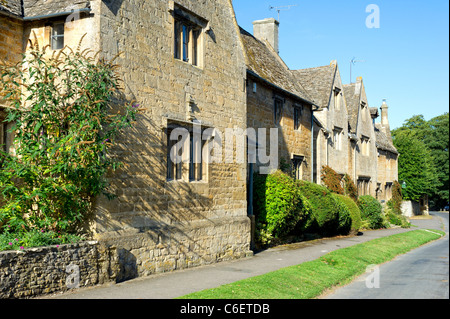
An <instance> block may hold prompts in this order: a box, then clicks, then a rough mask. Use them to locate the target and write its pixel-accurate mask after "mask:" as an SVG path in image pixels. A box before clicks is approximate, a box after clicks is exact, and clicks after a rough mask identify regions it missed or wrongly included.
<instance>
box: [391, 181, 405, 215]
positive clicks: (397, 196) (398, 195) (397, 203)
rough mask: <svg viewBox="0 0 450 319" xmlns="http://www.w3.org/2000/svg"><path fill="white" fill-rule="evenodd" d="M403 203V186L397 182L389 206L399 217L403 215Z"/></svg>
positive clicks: (393, 187)
mask: <svg viewBox="0 0 450 319" xmlns="http://www.w3.org/2000/svg"><path fill="white" fill-rule="evenodd" d="M402 202H403V195H402V186H401V185H400V183H399V182H398V181H395V182H394V185H393V186H392V199H391V200H390V201H389V202H388V204H389V205H390V206H391V209H392V211H393V212H394V213H395V214H397V215H402Z"/></svg>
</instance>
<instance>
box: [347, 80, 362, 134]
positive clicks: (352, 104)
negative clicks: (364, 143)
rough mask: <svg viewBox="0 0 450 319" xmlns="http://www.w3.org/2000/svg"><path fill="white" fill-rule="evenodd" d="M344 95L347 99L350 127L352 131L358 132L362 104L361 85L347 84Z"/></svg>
mask: <svg viewBox="0 0 450 319" xmlns="http://www.w3.org/2000/svg"><path fill="white" fill-rule="evenodd" d="M344 96H345V100H346V101H347V111H348V125H349V129H350V131H351V132H352V133H356V129H357V124H358V114H359V107H360V106H361V85H357V84H356V83H352V84H345V85H344Z"/></svg>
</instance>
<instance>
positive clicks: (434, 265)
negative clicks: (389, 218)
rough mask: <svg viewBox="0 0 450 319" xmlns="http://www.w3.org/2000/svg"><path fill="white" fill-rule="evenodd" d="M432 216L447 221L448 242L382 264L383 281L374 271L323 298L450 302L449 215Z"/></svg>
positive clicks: (446, 240)
mask: <svg viewBox="0 0 450 319" xmlns="http://www.w3.org/2000/svg"><path fill="white" fill-rule="evenodd" d="M432 214H433V215H434V217H438V218H441V219H442V220H443V223H444V225H445V231H446V232H447V236H446V237H445V238H444V239H442V240H439V241H436V242H433V243H431V244H428V245H425V246H422V247H420V248H418V249H416V250H413V251H412V252H410V253H408V254H405V255H402V256H399V257H397V258H396V259H395V260H393V261H391V262H389V263H386V264H384V265H381V266H380V268H379V281H377V279H376V276H377V273H376V272H374V271H372V272H369V273H367V274H365V275H363V276H361V277H359V278H358V279H356V280H355V281H354V282H353V283H351V284H349V285H347V286H345V287H343V288H340V289H338V290H336V291H335V292H334V293H332V294H329V295H327V296H325V297H323V299H449V282H448V280H449V235H448V223H449V221H448V219H449V214H448V213H432ZM415 222H416V221H412V223H413V224H414V223H415ZM424 223H426V221H425V222H424V221H422V225H423V224H424ZM366 282H367V283H368V286H369V287H371V286H372V288H368V287H367V283H366ZM377 286H379V288H377Z"/></svg>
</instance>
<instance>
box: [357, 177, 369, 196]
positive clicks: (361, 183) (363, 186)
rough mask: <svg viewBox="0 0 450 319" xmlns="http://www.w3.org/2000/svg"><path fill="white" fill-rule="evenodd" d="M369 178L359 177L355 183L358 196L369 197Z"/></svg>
mask: <svg viewBox="0 0 450 319" xmlns="http://www.w3.org/2000/svg"><path fill="white" fill-rule="evenodd" d="M370 180H371V179H370V177H359V178H358V182H357V187H358V195H359V196H364V195H370Z"/></svg>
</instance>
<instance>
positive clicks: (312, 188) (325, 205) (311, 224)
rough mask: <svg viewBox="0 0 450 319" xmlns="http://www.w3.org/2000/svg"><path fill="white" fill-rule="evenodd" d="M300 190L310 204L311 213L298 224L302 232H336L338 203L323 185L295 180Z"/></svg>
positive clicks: (325, 233)
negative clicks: (303, 221)
mask: <svg viewBox="0 0 450 319" xmlns="http://www.w3.org/2000/svg"><path fill="white" fill-rule="evenodd" d="M297 185H298V188H299V189H300V192H301V193H302V194H303V195H304V196H305V197H306V199H307V200H308V201H309V203H310V204H311V208H312V214H310V216H309V218H308V219H307V220H306V221H305V223H303V224H302V225H300V229H301V230H302V231H303V232H308V233H319V234H321V235H324V236H332V235H335V234H337V232H338V228H339V208H340V205H339V203H338V202H337V201H336V200H335V199H334V197H333V196H332V193H331V192H330V191H329V190H328V189H327V188H326V187H324V186H321V185H317V184H313V183H310V182H306V181H297Z"/></svg>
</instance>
